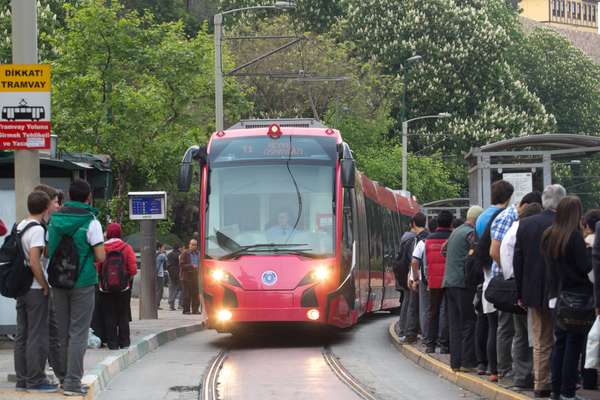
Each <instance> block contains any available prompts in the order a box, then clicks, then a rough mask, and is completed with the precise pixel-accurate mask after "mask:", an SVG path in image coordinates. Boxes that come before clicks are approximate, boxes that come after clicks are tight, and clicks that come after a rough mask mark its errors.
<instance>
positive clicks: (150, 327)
mask: <svg viewBox="0 0 600 400" xmlns="http://www.w3.org/2000/svg"><path fill="white" fill-rule="evenodd" d="M163 307H168V306H166V302H165V304H164V305H163ZM131 314H132V318H133V321H132V322H131V325H130V327H131V343H132V345H131V346H130V347H129V348H128V349H122V350H109V349H107V348H101V349H88V350H87V352H86V354H85V359H84V368H85V373H84V377H83V383H85V384H87V385H89V386H90V392H89V393H88V395H87V396H86V399H93V398H94V397H95V395H97V394H98V393H99V391H101V390H102V389H103V388H104V387H106V385H107V384H108V382H109V381H110V380H111V379H112V377H114V376H115V375H116V374H118V373H119V372H120V371H122V370H124V369H126V368H127V367H129V366H130V365H131V364H133V363H135V362H136V361H137V360H139V359H141V358H142V357H144V356H145V355H146V354H148V353H150V352H151V351H153V350H155V349H157V348H158V347H159V346H161V345H163V344H165V343H167V342H169V341H172V340H175V339H177V338H178V337H182V336H184V335H187V334H189V333H192V332H196V331H199V330H201V329H202V328H203V327H204V326H205V323H206V317H205V316H204V315H184V314H182V312H181V310H177V311H170V310H159V311H158V319H157V320H142V321H140V320H139V300H138V299H132V301H131ZM7 347H8V346H6V345H5V346H2V348H0V399H2V400H12V399H58V398H60V399H63V398H64V396H63V395H62V393H53V394H37V393H36V394H29V393H23V392H16V391H15V390H14V387H15V383H14V362H13V350H12V349H10V348H7Z"/></svg>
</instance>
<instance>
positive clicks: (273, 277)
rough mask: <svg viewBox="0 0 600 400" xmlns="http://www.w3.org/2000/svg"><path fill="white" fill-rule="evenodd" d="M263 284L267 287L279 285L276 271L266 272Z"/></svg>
mask: <svg viewBox="0 0 600 400" xmlns="http://www.w3.org/2000/svg"><path fill="white" fill-rule="evenodd" d="M261 280H262V283H264V284H265V285H267V286H273V285H274V284H276V283H277V274H276V273H275V271H265V272H263V273H262V276H261Z"/></svg>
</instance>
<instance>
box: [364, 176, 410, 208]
mask: <svg viewBox="0 0 600 400" xmlns="http://www.w3.org/2000/svg"><path fill="white" fill-rule="evenodd" d="M360 179H361V184H362V188H363V192H364V193H365V196H367V197H368V198H370V199H371V200H373V201H375V202H376V203H378V204H380V205H382V206H383V207H385V208H387V209H389V210H392V211H395V212H399V213H401V214H403V215H408V216H413V215H415V214H416V213H417V212H419V211H420V210H421V206H420V205H419V203H418V202H417V201H416V199H414V198H413V197H412V196H411V197H407V196H405V195H403V194H402V193H401V192H400V191H398V190H393V189H390V188H388V187H385V186H383V185H382V184H380V183H379V182H376V181H372V180H371V179H369V178H368V177H367V176H366V175H364V174H362V173H361V174H360Z"/></svg>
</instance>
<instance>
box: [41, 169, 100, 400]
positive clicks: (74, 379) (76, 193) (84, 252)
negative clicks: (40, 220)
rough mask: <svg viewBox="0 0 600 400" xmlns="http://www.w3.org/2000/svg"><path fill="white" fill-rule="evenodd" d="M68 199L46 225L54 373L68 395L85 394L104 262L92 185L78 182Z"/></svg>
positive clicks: (74, 183)
mask: <svg viewBox="0 0 600 400" xmlns="http://www.w3.org/2000/svg"><path fill="white" fill-rule="evenodd" d="M69 197H70V201H68V202H66V203H65V205H64V207H63V208H62V209H61V210H60V211H58V212H56V213H54V214H53V215H52V219H51V220H50V225H49V226H48V257H49V259H50V263H49V265H48V281H49V282H50V286H52V296H53V300H54V306H55V311H56V316H57V323H58V336H59V340H60V359H59V360H58V361H59V367H58V369H56V370H55V373H56V376H57V377H58V379H59V380H60V381H61V384H63V388H64V394H65V395H66V396H85V395H86V393H87V388H86V387H83V386H82V385H81V378H82V376H83V358H84V356H85V350H86V347H87V339H88V331H89V328H90V323H91V320H92V315H93V311H94V296H95V285H96V284H97V283H98V274H97V271H96V267H95V265H94V262H103V261H104V259H105V252H104V235H103V233H102V226H101V225H100V222H98V220H97V219H96V215H97V213H98V212H97V210H96V209H94V208H92V207H91V206H90V203H91V200H92V194H91V187H90V185H89V184H88V183H87V182H86V181H83V180H79V179H77V180H75V181H74V182H73V183H72V184H71V186H70V187H69Z"/></svg>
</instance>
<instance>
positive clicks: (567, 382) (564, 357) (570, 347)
mask: <svg viewBox="0 0 600 400" xmlns="http://www.w3.org/2000/svg"><path fill="white" fill-rule="evenodd" d="M585 337H586V335H585V334H584V333H573V332H567V331H563V330H562V329H560V328H559V327H558V326H555V327H554V338H555V342H554V349H553V350H552V360H551V363H552V391H553V392H554V393H560V394H561V395H562V396H564V397H574V396H575V389H576V385H577V373H578V371H579V369H578V368H577V363H578V362H579V357H580V356H581V351H582V349H583V342H584V341H585Z"/></svg>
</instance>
